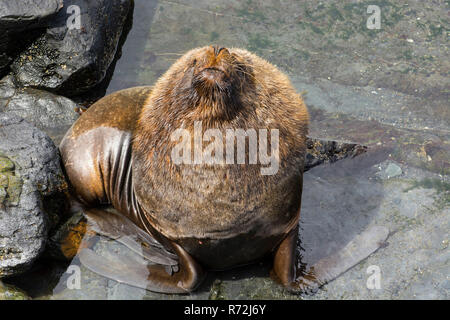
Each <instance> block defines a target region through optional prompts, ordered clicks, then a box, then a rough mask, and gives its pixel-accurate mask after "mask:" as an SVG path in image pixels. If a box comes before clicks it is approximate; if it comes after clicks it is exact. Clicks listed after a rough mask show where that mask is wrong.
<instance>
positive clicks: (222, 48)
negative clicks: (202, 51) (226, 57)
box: [212, 46, 228, 57]
mask: <svg viewBox="0 0 450 320" xmlns="http://www.w3.org/2000/svg"><path fill="white" fill-rule="evenodd" d="M212 48H213V49H214V55H215V56H216V57H217V56H218V55H219V53H220V52H221V51H222V50H227V48H225V47H219V46H212ZM227 51H228V50H227Z"/></svg>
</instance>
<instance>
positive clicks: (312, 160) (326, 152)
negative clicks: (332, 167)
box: [305, 137, 367, 171]
mask: <svg viewBox="0 0 450 320" xmlns="http://www.w3.org/2000/svg"><path fill="white" fill-rule="evenodd" d="M306 147H307V150H306V157H305V171H307V170H309V169H311V168H313V167H315V166H318V165H320V164H322V163H333V162H336V161H338V160H341V159H344V158H347V157H352V158H353V157H356V156H358V155H360V154H362V153H364V152H366V151H367V147H366V146H362V145H359V144H356V143H349V142H339V141H332V140H321V139H317V138H311V137H308V139H307V141H306Z"/></svg>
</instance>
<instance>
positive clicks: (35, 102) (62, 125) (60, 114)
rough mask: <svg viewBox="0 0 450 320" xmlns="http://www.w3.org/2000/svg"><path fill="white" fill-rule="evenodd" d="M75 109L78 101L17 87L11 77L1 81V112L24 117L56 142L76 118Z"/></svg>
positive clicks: (77, 114)
mask: <svg viewBox="0 0 450 320" xmlns="http://www.w3.org/2000/svg"><path fill="white" fill-rule="evenodd" d="M77 109H78V106H77V104H76V103H75V102H73V101H72V100H70V99H68V98H65V97H62V96H58V95H55V94H53V93H50V92H47V91H43V90H38V89H33V88H17V87H16V86H15V85H14V83H13V80H12V77H11V76H7V77H5V78H4V79H3V80H1V81H0V112H9V113H12V114H15V115H18V116H19V117H21V118H24V119H25V120H27V121H28V122H30V123H32V124H33V125H35V126H36V127H37V128H39V129H41V130H43V131H44V132H45V133H47V134H48V135H49V136H50V137H51V138H52V139H53V140H54V141H59V140H60V138H61V136H63V135H64V133H65V132H66V131H67V129H68V128H69V127H70V126H71V125H72V124H73V122H74V121H75V120H76V119H77V118H78V116H79V113H78V112H77Z"/></svg>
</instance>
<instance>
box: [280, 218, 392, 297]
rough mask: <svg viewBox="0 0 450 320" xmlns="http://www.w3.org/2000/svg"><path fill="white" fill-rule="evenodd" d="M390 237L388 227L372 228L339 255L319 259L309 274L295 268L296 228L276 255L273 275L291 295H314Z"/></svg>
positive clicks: (338, 253)
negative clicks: (310, 293)
mask: <svg viewBox="0 0 450 320" xmlns="http://www.w3.org/2000/svg"><path fill="white" fill-rule="evenodd" d="M388 234H389V230H388V229H387V228H385V227H380V226H374V227H371V228H369V229H367V230H365V231H363V232H362V233H361V234H359V235H358V236H356V237H355V238H354V239H353V240H352V241H350V242H349V243H348V244H347V245H346V246H345V247H344V248H342V249H341V250H339V251H338V252H336V253H335V254H333V255H331V256H328V257H325V258H323V259H321V260H319V261H318V262H317V263H315V264H314V265H313V266H312V267H311V268H309V270H307V271H305V270H299V269H296V267H295V266H296V254H295V253H296V251H295V250H296V248H295V247H296V243H297V237H298V228H294V230H292V231H291V232H290V233H289V234H288V236H287V237H286V239H285V240H283V242H282V243H281V244H280V246H279V247H278V249H277V251H276V253H275V260H274V268H273V270H272V275H273V276H274V277H275V278H276V279H277V280H278V281H279V282H281V283H282V284H283V285H284V286H285V287H286V288H287V289H288V290H289V291H291V292H294V293H309V292H314V291H316V290H317V289H318V288H319V287H320V286H322V285H324V284H326V283H327V282H330V281H332V280H334V279H336V278H337V277H338V276H340V275H341V274H343V273H344V272H346V271H347V270H349V269H350V268H352V267H353V266H355V265H356V264H358V263H359V262H360V261H362V260H364V259H366V258H367V257H368V256H369V255H370V254H372V253H373V252H375V251H376V250H377V249H378V248H380V247H381V246H382V244H383V243H384V242H385V240H386V239H387V237H388Z"/></svg>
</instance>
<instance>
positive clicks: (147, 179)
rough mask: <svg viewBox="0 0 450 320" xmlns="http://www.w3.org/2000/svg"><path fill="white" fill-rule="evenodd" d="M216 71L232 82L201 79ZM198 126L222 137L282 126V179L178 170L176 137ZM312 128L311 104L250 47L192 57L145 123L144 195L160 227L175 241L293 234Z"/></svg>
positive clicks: (152, 103) (241, 170)
mask: <svg viewBox="0 0 450 320" xmlns="http://www.w3.org/2000/svg"><path fill="white" fill-rule="evenodd" d="M208 67H211V68H220V69H221V70H223V71H224V72H223V74H224V79H225V80H224V81H217V82H216V83H212V84H211V83H207V82H204V81H203V82H202V81H201V79H199V69H201V68H208ZM194 121H202V125H203V131H205V130H206V129H208V128H217V129H220V130H221V131H222V132H223V133H224V132H225V129H226V128H232V129H235V128H241V129H248V128H254V129H256V130H258V129H264V128H265V129H268V130H269V132H270V129H279V132H280V168H279V170H278V173H277V174H275V175H273V176H263V175H261V174H260V167H261V165H260V164H245V165H237V164H235V165H223V166H222V165H217V164H216V165H205V164H202V165H175V164H174V163H173V162H172V161H171V159H170V154H171V150H172V148H173V147H174V146H175V145H176V144H177V143H178V141H171V139H170V137H171V134H172V132H173V131H174V130H176V129H177V128H186V129H188V130H189V131H190V132H191V134H192V136H193V125H194ZM307 130H308V113H307V110H306V107H305V104H304V102H303V100H302V98H301V96H300V95H299V94H298V93H296V91H295V89H294V88H293V86H292V85H291V83H290V81H289V79H288V77H287V76H285V75H284V74H283V73H282V72H280V71H279V70H278V69H277V68H276V67H275V66H273V65H272V64H270V63H269V62H267V61H265V60H263V59H261V58H259V57H257V56H256V55H254V54H252V53H249V52H248V51H246V50H242V49H229V50H228V51H227V52H225V51H223V50H222V51H221V52H219V54H217V48H212V47H205V48H198V49H194V50H191V51H190V52H188V53H187V54H185V55H184V56H183V57H181V58H180V59H179V60H178V61H177V62H175V63H174V64H173V65H172V67H171V68H170V69H169V70H168V71H167V72H166V73H165V74H164V75H163V76H162V77H161V78H160V79H159V80H158V81H157V83H156V85H155V86H154V89H153V91H152V92H151V94H150V95H149V97H148V99H147V100H146V102H145V105H144V107H143V109H142V112H141V114H140V116H139V120H138V123H137V127H136V130H135V132H134V136H133V166H134V168H133V180H134V181H137V180H139V183H137V184H135V192H136V194H137V198H138V199H139V202H140V205H141V206H142V207H143V208H144V211H145V213H146V217H147V219H148V220H149V221H150V222H151V224H152V225H154V227H155V228H156V229H157V230H158V231H159V232H161V233H162V234H164V235H165V236H167V237H168V238H170V239H173V240H180V241H181V242H182V240H183V239H185V240H186V239H190V240H189V241H187V240H186V241H187V242H192V239H205V240H208V239H231V238H233V237H236V236H239V235H245V234H246V235H252V236H253V237H255V238H259V237H262V238H267V237H270V236H274V237H275V238H278V237H281V235H283V236H284V235H285V234H286V233H287V232H289V230H290V229H291V228H292V225H293V224H295V223H296V221H297V219H298V217H296V215H297V213H298V211H299V207H300V198H301V178H302V174H303V162H304V155H305V150H306V144H305V141H306V134H307ZM224 136H225V134H224ZM247 149H248V148H247ZM280 239H281V238H280ZM277 241H278V240H277V239H275V240H274V241H273V242H274V244H273V245H275V242H277ZM200 242H201V241H200ZM252 247H257V243H253V244H252ZM189 249H190V250H189ZM230 249H231V248H230ZM187 250H188V252H189V251H191V252H192V251H193V250H194V251H195V249H194V248H188V249H187ZM233 250H234V249H233ZM194 256H195V254H194Z"/></svg>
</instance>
